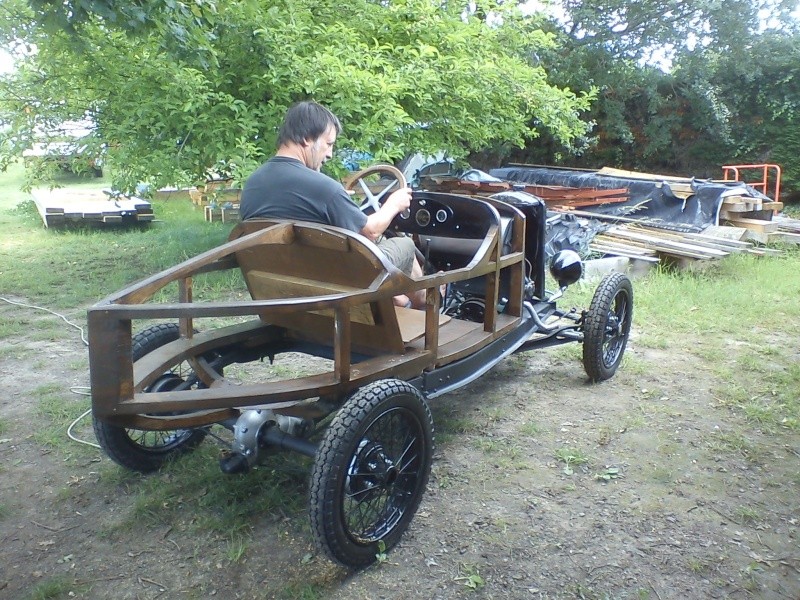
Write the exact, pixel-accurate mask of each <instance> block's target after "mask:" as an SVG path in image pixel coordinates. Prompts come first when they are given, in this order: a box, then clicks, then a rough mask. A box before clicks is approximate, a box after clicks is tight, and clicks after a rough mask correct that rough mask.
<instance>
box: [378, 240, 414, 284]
mask: <svg viewBox="0 0 800 600" xmlns="http://www.w3.org/2000/svg"><path fill="white" fill-rule="evenodd" d="M377 245H378V248H380V249H381V250H382V251H383V253H384V254H385V255H386V257H387V258H388V259H389V262H391V263H392V264H393V265H394V266H395V267H397V268H398V269H400V270H401V271H402V272H403V273H405V274H406V275H409V276H410V275H411V268H412V267H413V266H414V259H415V258H416V249H415V246H414V240H412V239H411V238H410V237H391V238H386V237H382V238H381V239H379V240H378V242H377Z"/></svg>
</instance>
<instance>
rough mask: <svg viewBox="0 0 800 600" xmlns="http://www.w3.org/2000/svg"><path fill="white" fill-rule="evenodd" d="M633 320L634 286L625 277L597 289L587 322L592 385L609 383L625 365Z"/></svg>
mask: <svg viewBox="0 0 800 600" xmlns="http://www.w3.org/2000/svg"><path fill="white" fill-rule="evenodd" d="M632 320H633V286H632V285H631V281H630V279H628V278H627V277H626V276H625V275H623V274H622V273H611V274H609V275H606V276H605V277H604V278H603V280H602V281H601V282H600V285H599V286H597V289H596V290H595V292H594V297H593V298H592V303H591V304H590V305H589V310H588V312H587V313H586V316H585V318H584V322H583V336H584V337H583V368H584V369H585V370H586V374H587V375H588V376H589V379H591V380H592V381H605V380H606V379H609V378H610V377H612V376H613V375H614V373H616V372H617V368H619V365H620V363H621V362H622V355H623V354H624V353H625V346H626V345H627V343H628V336H629V335H630V331H631V322H632Z"/></svg>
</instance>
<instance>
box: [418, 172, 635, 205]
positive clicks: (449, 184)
mask: <svg viewBox="0 0 800 600" xmlns="http://www.w3.org/2000/svg"><path fill="white" fill-rule="evenodd" d="M425 189H427V190H429V191H432V192H451V193H459V194H468V195H491V194H496V193H498V192H504V191H509V190H517V191H522V192H527V193H528V194H533V195H534V196H538V197H539V198H541V199H542V200H543V201H544V203H545V204H546V205H547V207H548V208H550V209H553V210H561V211H569V210H574V209H580V208H587V207H590V206H599V205H602V204H614V203H618V202H625V201H626V200H627V199H628V190H627V188H620V189H613V190H600V189H592V188H576V187H565V186H559V185H534V184H524V183H510V182H507V181H468V180H464V179H457V178H453V177H430V178H426V180H425Z"/></svg>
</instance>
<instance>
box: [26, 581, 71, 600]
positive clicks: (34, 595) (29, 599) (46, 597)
mask: <svg viewBox="0 0 800 600" xmlns="http://www.w3.org/2000/svg"><path fill="white" fill-rule="evenodd" d="M85 591H86V586H85V585H81V584H76V583H75V581H74V580H73V578H72V577H69V576H67V575H58V576H56V577H51V578H49V579H46V580H45V581H41V582H39V583H37V584H36V585H35V586H34V587H33V588H32V589H31V591H30V592H29V593H28V595H27V596H26V600H55V599H57V598H68V597H69V598H71V597H78V596H80V595H81V594H82V593H83V592H85Z"/></svg>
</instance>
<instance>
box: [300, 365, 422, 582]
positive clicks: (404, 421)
mask: <svg viewBox="0 0 800 600" xmlns="http://www.w3.org/2000/svg"><path fill="white" fill-rule="evenodd" d="M432 459H433V418H432V417H431V412H430V409H429V408H428V405H427V403H426V402H425V399H424V398H423V397H422V394H421V393H420V392H419V390H417V389H416V388H415V387H414V386H412V385H410V384H408V383H406V382H404V381H400V380H396V379H387V380H382V381H376V382H374V383H372V384H370V385H368V386H366V387H364V388H362V389H360V390H359V391H358V392H356V393H355V394H354V395H353V396H352V397H351V398H350V399H349V400H348V401H347V402H346V403H345V405H344V406H343V407H342V408H341V410H340V411H339V412H338V413H337V415H336V417H335V418H334V419H333V421H332V422H331V424H330V426H329V427H328V429H327V430H326V432H325V436H324V438H323V440H322V443H321V444H320V448H319V451H318V452H317V457H316V459H315V461H314V467H313V469H312V472H311V486H310V507H311V508H310V511H311V526H312V530H313V532H314V537H315V541H316V543H317V546H318V547H319V548H320V549H321V550H322V551H323V552H325V554H327V555H328V556H329V557H330V558H331V559H333V560H335V561H337V562H339V563H341V564H343V565H345V566H347V567H353V568H360V567H365V566H367V565H369V564H371V563H372V562H374V561H375V560H376V558H377V555H378V554H379V553H382V552H385V551H387V550H389V549H390V548H392V547H393V546H394V545H395V544H396V543H397V542H398V541H399V540H400V537H401V536H402V535H403V532H404V531H405V530H406V529H407V528H408V525H409V523H410V522H411V519H412V518H413V516H414V513H415V512H416V510H417V507H418V506H419V503H420V500H421V499H422V494H423V493H424V491H425V486H426V485H427V483H428V476H429V475H430V471H431V462H432Z"/></svg>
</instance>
